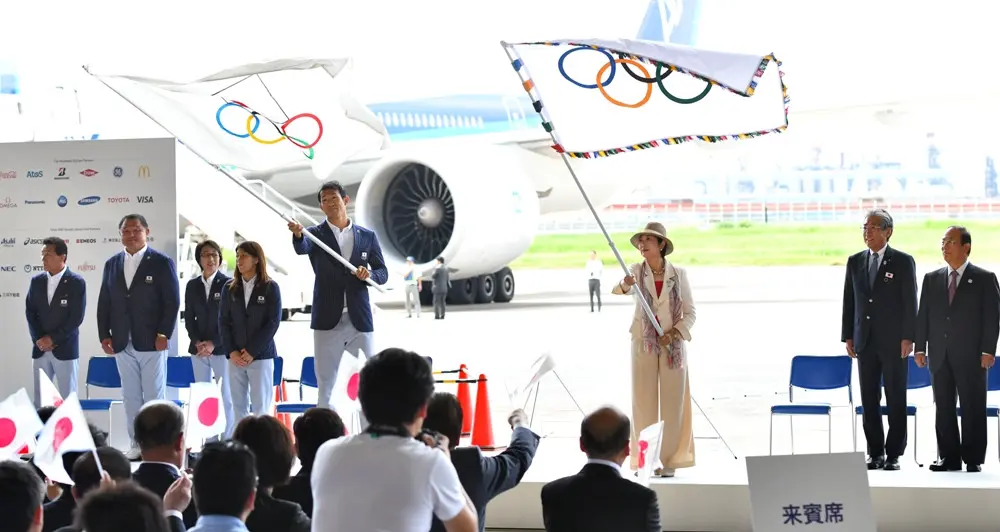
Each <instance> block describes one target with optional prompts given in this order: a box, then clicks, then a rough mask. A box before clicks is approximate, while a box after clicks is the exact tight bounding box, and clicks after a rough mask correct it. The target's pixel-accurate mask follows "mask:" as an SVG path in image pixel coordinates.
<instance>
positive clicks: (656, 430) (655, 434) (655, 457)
mask: <svg viewBox="0 0 1000 532" xmlns="http://www.w3.org/2000/svg"><path fill="white" fill-rule="evenodd" d="M662 437H663V422H662V421H658V422H656V424H654V425H650V426H648V427H646V428H644V429H642V432H640V433H639V445H638V447H639V483H640V484H642V485H643V486H646V487H647V488H648V487H649V477H651V476H652V475H653V470H654V469H656V468H658V467H663V464H661V463H660V442H661V440H662Z"/></svg>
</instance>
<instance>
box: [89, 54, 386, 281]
mask: <svg viewBox="0 0 1000 532" xmlns="http://www.w3.org/2000/svg"><path fill="white" fill-rule="evenodd" d="M83 69H84V70H85V71H86V72H87V74H90V68H89V67H87V66H84V67H83ZM90 75H91V76H93V77H94V78H95V79H97V80H98V81H100V82H101V83H102V84H103V85H104V86H105V87H107V88H109V89H111V90H112V91H114V93H115V94H117V95H118V96H120V97H121V98H122V99H123V100H125V101H126V102H128V103H129V104H131V105H132V107H135V108H136V109H138V110H139V112H141V113H142V114H144V115H146V117H148V118H149V119H150V120H152V121H153V122H155V123H156V125H158V126H160V127H162V128H163V129H164V130H165V131H167V132H169V133H171V134H173V132H172V131H170V129H168V128H167V127H165V126H164V125H163V124H161V123H160V122H159V121H158V120H156V119H155V118H153V117H152V116H149V113H147V112H146V111H143V110H142V109H141V108H140V107H139V106H138V105H136V104H134V103H132V101H131V100H129V99H128V98H126V97H125V95H123V94H122V93H121V92H118V90H117V89H115V88H114V87H112V86H111V85H108V84H107V82H105V81H104V80H103V79H101V78H100V77H99V76H94V75H93V74H90ZM175 138H177V140H180V141H181V142H182V143H183V141H182V140H181V139H180V138H179V137H177V136H176V135H175ZM184 146H186V147H187V149H189V150H191V153H193V154H195V155H197V156H198V158H199V159H201V160H202V161H205V163H206V164H208V165H209V166H211V167H212V168H215V169H216V170H217V171H219V172H220V173H222V174H223V175H225V176H226V177H228V178H229V179H231V180H232V181H233V182H234V183H236V184H237V185H239V186H240V187H241V188H242V189H243V190H246V191H247V192H249V193H250V195H252V196H253V197H255V198H257V200H259V201H260V202H261V203H263V204H264V205H265V206H267V207H268V208H269V209H271V210H272V211H274V212H275V213H276V214H277V215H278V216H280V217H281V219H282V220H285V221H286V222H295V223H298V220H296V219H295V218H294V217H293V216H291V215H290V214H285V213H283V212H281V210H279V209H278V208H277V207H275V206H274V205H272V204H271V202H269V201H267V200H266V199H264V198H262V197H261V196H260V195H259V194H257V192H256V191H254V190H253V189H252V188H250V186H249V185H247V184H246V183H245V180H244V179H242V178H237V177H236V176H234V175H232V174H230V173H229V172H227V171H226V170H225V169H223V168H222V167H221V166H219V165H218V164H215V163H213V162H212V161H209V160H208V159H207V158H206V157H205V156H203V155H202V154H200V153H198V151H197V150H195V149H194V147H192V146H191V145H189V144H184ZM302 235H303V236H304V237H306V238H308V239H309V240H312V242H313V244H315V245H317V246H319V247H320V249H322V250H323V251H325V252H327V253H328V254H330V256H331V257H333V258H334V259H337V261H338V262H340V263H341V264H343V265H344V266H345V267H346V268H347V269H348V270H350V272H351V273H356V272H357V271H358V268H357V266H355V265H353V264H351V262H350V261H348V260H347V259H345V258H344V257H342V256H341V255H340V254H339V253H337V252H336V251H334V250H333V249H332V248H330V246H328V245H326V244H325V243H323V241H322V240H320V239H319V238H318V237H317V236H316V235H313V234H312V233H310V232H309V231H302ZM365 281H366V282H367V283H368V284H369V285H371V286H372V287H373V288H375V289H376V290H378V291H379V292H382V293H383V294H384V293H385V288H383V287H381V286H379V285H378V284H377V283H376V282H375V281H374V280H373V279H372V278H371V277H369V278H368V279H366V280H365Z"/></svg>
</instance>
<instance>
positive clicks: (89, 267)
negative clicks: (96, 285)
mask: <svg viewBox="0 0 1000 532" xmlns="http://www.w3.org/2000/svg"><path fill="white" fill-rule="evenodd" d="M96 269H97V266H94V265H93V264H90V263H89V262H84V263H83V264H81V265H79V266H77V267H76V271H78V272H92V271H94V270H96Z"/></svg>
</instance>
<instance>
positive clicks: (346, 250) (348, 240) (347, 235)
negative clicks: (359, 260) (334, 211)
mask: <svg viewBox="0 0 1000 532" xmlns="http://www.w3.org/2000/svg"><path fill="white" fill-rule="evenodd" d="M326 225H328V226H329V227H330V230H331V231H333V237H334V238H336V239H337V246H339V247H340V256H341V257H344V258H345V259H347V260H348V261H349V260H351V255H352V254H354V222H352V221H351V219H350V218H348V219H347V226H346V227H344V228H343V229H341V228H339V227H337V226H336V225H333V224H332V223H330V220H327V221H326ZM344 312H347V293H346V292H345V293H344Z"/></svg>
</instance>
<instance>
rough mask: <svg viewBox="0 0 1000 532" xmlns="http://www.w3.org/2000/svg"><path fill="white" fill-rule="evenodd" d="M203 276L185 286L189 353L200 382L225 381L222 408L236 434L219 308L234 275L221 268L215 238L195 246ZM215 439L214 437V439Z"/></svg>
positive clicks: (230, 431)
mask: <svg viewBox="0 0 1000 532" xmlns="http://www.w3.org/2000/svg"><path fill="white" fill-rule="evenodd" d="M194 256H195V257H197V259H198V266H200V267H201V275H199V276H198V277H193V278H192V279H191V280H190V281H188V283H187V286H186V287H185V289H184V327H185V328H186V329H187V332H188V338H189V339H190V342H189V344H188V354H190V355H191V366H192V367H193V368H194V378H195V380H196V381H198V382H212V377H213V374H214V376H215V380H217V381H220V380H221V381H222V407H223V410H224V411H225V415H226V432H225V434H224V435H223V436H224V437H225V438H229V437H230V436H232V434H233V427H234V425H235V421H234V418H233V396H232V394H231V393H229V361H228V360H227V359H226V349H225V347H224V346H223V345H222V333H220V332H219V309H220V308H221V306H222V291H223V288H224V287H225V285H226V283H228V282H229V280H230V277H229V276H228V275H226V274H225V273H222V272H221V271H219V265H220V264H222V248H221V247H219V244H217V243H216V242H215V241H214V240H206V241H204V242H202V243H200V244H198V245H197V246H195V248H194ZM214 439H215V438H212V440H213V441H214Z"/></svg>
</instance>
